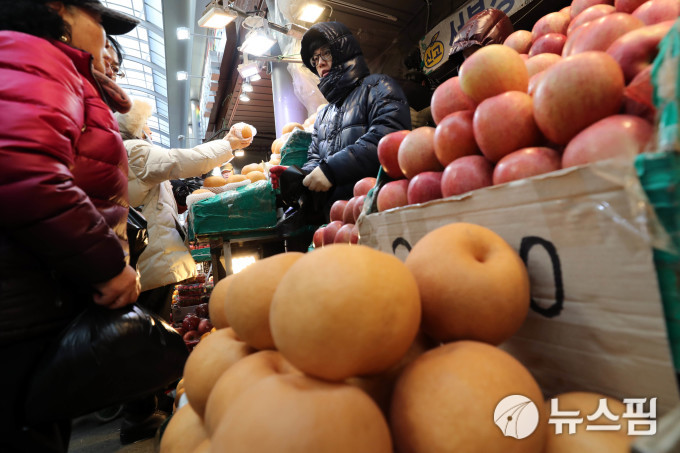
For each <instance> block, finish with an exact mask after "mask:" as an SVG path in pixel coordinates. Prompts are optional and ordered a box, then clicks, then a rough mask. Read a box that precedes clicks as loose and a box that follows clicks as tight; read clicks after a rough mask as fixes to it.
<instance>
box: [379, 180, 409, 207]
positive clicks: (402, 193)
mask: <svg viewBox="0 0 680 453" xmlns="http://www.w3.org/2000/svg"><path fill="white" fill-rule="evenodd" d="M408 185H409V181H408V180H407V179H400V180H398V181H391V182H388V183H387V184H385V185H384V186H382V187H381V188H380V191H379V192H378V199H377V203H378V212H382V211H386V210H387V209H392V208H398V207H401V206H406V205H407V204H408V198H407V196H406V193H407V191H408Z"/></svg>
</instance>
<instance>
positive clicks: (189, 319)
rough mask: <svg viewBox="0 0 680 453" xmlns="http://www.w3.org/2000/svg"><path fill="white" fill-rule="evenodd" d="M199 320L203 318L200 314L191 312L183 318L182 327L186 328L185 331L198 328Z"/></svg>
mask: <svg viewBox="0 0 680 453" xmlns="http://www.w3.org/2000/svg"><path fill="white" fill-rule="evenodd" d="M199 322H201V319H200V318H199V317H198V316H196V315H195V314H193V313H189V314H187V315H186V316H185V317H184V319H183V320H182V327H183V328H184V331H185V332H189V331H190V330H196V329H198V323H199Z"/></svg>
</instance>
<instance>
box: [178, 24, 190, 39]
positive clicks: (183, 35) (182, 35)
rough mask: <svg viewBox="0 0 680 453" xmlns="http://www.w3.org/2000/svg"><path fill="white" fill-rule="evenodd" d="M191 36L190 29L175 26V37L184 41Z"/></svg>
mask: <svg viewBox="0 0 680 453" xmlns="http://www.w3.org/2000/svg"><path fill="white" fill-rule="evenodd" d="M190 36H191V31H189V29H188V28H187V27H177V39H179V40H180V41H184V40H186V39H189V37H190Z"/></svg>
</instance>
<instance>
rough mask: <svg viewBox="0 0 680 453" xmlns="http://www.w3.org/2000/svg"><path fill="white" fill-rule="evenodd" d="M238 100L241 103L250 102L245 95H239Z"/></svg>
mask: <svg viewBox="0 0 680 453" xmlns="http://www.w3.org/2000/svg"><path fill="white" fill-rule="evenodd" d="M238 98H239V100H240V101H241V102H249V101H250V98H249V97H248V95H247V94H245V93H241V95H240V96H239V97H238Z"/></svg>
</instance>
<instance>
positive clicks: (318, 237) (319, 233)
mask: <svg viewBox="0 0 680 453" xmlns="http://www.w3.org/2000/svg"><path fill="white" fill-rule="evenodd" d="M323 230H324V227H321V228H318V229H317V230H316V231H315V232H314V236H312V243H313V244H314V247H315V248H318V247H321V246H322V245H323Z"/></svg>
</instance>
